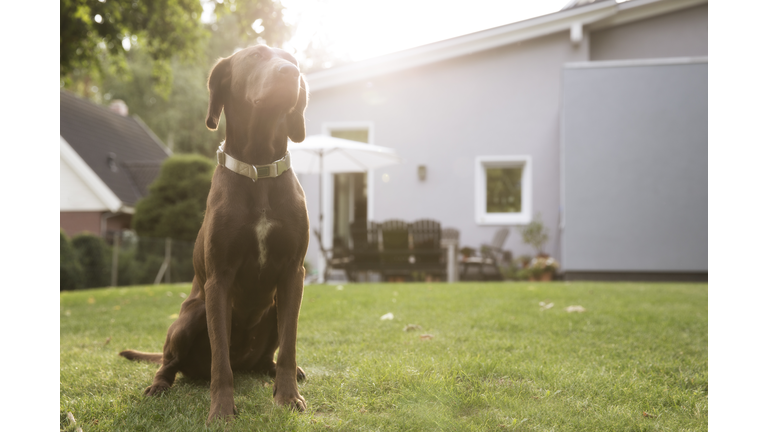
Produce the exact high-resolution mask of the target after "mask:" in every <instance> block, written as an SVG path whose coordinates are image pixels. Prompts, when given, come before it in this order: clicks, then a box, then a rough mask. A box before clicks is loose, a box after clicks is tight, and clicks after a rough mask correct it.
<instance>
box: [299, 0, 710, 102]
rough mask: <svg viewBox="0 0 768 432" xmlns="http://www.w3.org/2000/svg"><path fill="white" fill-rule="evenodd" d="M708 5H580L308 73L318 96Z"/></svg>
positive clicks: (641, 1) (648, 0) (669, 1)
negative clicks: (537, 40)
mask: <svg viewBox="0 0 768 432" xmlns="http://www.w3.org/2000/svg"><path fill="white" fill-rule="evenodd" d="M707 2H708V0H630V1H624V2H622V3H617V2H616V0H594V1H592V2H590V1H589V0H575V1H573V2H569V3H568V4H566V6H565V8H563V9H562V10H560V11H559V12H555V13H551V14H547V15H542V16H539V17H535V18H531V19H527V20H524V21H518V22H514V23H511V24H507V25H503V26H500V27H494V28H491V29H487V30H482V31H479V32H475V33H470V34H467V35H463V36H458V37H455V38H451V39H446V40H442V41H439V42H434V43H431V44H427V45H422V46H418V47H415V48H411V49H407V50H404V51H398V52H395V53H391V54H386V55H383V56H380V57H374V58H371V59H367V60H363V61H359V62H355V63H349V64H346V65H342V66H338V67H335V68H331V69H326V70H322V71H318V72H313V73H311V74H308V75H307V77H306V79H307V81H308V84H309V90H310V92H312V91H318V90H323V89H327V88H333V87H336V86H340V85H344V84H347V83H352V82H357V81H363V80H367V79H371V78H374V77H376V76H381V75H385V74H389V73H393V72H398V71H402V70H406V69H411V68H415V67H419V66H424V65H428V64H432V63H437V62H440V61H444V60H448V59H452V58H456V57H461V56H465V55H469V54H473V53H476V52H481V51H486V50H490V49H493V48H498V47H501V46H505V45H509V44H512V43H515V42H520V41H523V40H528V39H533V38H537V37H542V36H546V35H550V34H553V33H558V32H563V31H570V32H571V38H572V40H573V41H574V42H579V41H580V40H581V39H580V35H581V32H582V27H584V26H589V28H590V29H592V30H596V29H599V28H606V27H611V26H616V25H621V24H626V23H629V22H633V21H638V20H642V19H646V18H651V17H654V16H658V15H662V14H666V13H671V12H674V11H676V10H681V9H685V8H689V7H693V6H697V5H701V4H706V3H707ZM572 3H573V4H572ZM574 38H576V39H574Z"/></svg>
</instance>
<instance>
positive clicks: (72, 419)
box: [67, 412, 77, 425]
mask: <svg viewBox="0 0 768 432" xmlns="http://www.w3.org/2000/svg"><path fill="white" fill-rule="evenodd" d="M67 418H68V419H69V422H70V423H72V424H73V425H75V424H77V421H76V420H75V416H74V415H72V413H71V412H67Z"/></svg>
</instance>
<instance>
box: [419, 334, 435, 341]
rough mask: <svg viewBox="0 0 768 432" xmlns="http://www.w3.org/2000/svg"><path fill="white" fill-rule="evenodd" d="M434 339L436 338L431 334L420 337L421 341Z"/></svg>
mask: <svg viewBox="0 0 768 432" xmlns="http://www.w3.org/2000/svg"><path fill="white" fill-rule="evenodd" d="M432 338H434V336H433V335H431V334H423V335H421V336H419V339H421V340H430V339H432Z"/></svg>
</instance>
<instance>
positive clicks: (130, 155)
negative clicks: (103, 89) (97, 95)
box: [60, 90, 170, 206]
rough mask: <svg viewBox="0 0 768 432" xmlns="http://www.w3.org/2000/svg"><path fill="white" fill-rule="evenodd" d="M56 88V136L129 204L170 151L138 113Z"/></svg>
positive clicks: (145, 189) (141, 192) (145, 188)
mask: <svg viewBox="0 0 768 432" xmlns="http://www.w3.org/2000/svg"><path fill="white" fill-rule="evenodd" d="M60 93H61V95H60V97H61V105H60V134H61V137H62V138H63V139H64V140H65V141H66V142H67V143H68V144H69V146H70V147H71V148H72V149H73V150H74V151H75V152H76V153H77V155H78V156H79V157H80V158H81V159H82V160H83V161H84V162H85V163H86V164H87V166H88V168H90V169H91V170H92V171H93V173H94V174H95V175H97V176H98V177H99V179H101V181H102V182H103V183H104V184H105V185H106V186H107V187H109V189H110V190H111V191H112V192H113V193H114V195H115V196H116V197H117V198H118V199H120V201H122V202H123V204H125V205H128V206H133V205H134V204H136V202H137V201H138V200H139V199H140V198H142V197H143V196H145V195H146V194H147V187H148V186H149V184H150V183H151V182H152V181H153V180H154V179H155V177H156V176H157V174H158V173H159V172H160V166H161V165H162V163H163V161H164V160H165V159H166V158H167V157H168V156H169V154H170V152H169V151H168V150H167V149H166V148H165V146H164V145H163V144H162V143H161V142H160V140H159V139H158V138H157V137H156V136H155V135H154V134H153V133H152V131H150V130H149V128H147V126H146V125H144V123H143V122H142V121H141V120H140V119H139V118H138V117H135V116H133V117H129V116H122V115H120V114H117V113H115V112H112V111H111V110H110V109H109V108H107V107H103V106H101V105H97V104H95V103H93V102H90V101H87V100H84V99H80V98H78V97H77V96H75V95H73V94H72V93H69V92H67V91H64V90H61V92H60Z"/></svg>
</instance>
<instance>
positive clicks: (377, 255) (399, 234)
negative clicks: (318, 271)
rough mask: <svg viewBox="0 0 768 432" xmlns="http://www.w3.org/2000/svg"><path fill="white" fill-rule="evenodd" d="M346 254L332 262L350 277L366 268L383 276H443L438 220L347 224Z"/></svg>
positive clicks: (392, 278)
mask: <svg viewBox="0 0 768 432" xmlns="http://www.w3.org/2000/svg"><path fill="white" fill-rule="evenodd" d="M350 235H351V245H350V249H349V256H348V257H346V259H345V260H343V261H344V262H341V261H342V260H340V261H339V262H337V263H334V264H333V265H334V266H335V267H337V268H343V269H344V270H345V271H346V272H347V277H348V278H349V279H350V280H355V281H358V280H362V279H364V276H362V275H364V274H365V273H367V272H376V273H379V274H381V276H382V277H383V278H384V279H385V280H413V279H418V278H422V277H424V278H426V277H438V278H444V277H445V275H446V268H445V259H444V257H443V250H442V248H441V242H440V236H441V230H440V223H439V222H437V221H434V220H429V219H423V220H418V221H415V222H413V223H408V222H405V221H403V220H399V219H392V220H387V221H384V222H382V223H376V222H353V223H351V224H350Z"/></svg>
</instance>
